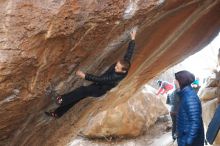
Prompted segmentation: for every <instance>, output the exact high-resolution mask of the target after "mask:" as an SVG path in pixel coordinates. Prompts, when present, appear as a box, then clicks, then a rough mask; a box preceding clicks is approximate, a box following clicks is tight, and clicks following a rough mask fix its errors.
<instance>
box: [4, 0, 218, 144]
mask: <svg viewBox="0 0 220 146" xmlns="http://www.w3.org/2000/svg"><path fill="white" fill-rule="evenodd" d="M219 7H220V2H219V0H186V1H182V0H169V1H163V0H149V1H146V0H136V1H130V0H125V1H120V0H113V1H107V0H59V1H55V0H54V1H37V0H36V1H29V0H3V1H1V2H0V8H1V9H0V16H1V20H2V21H0V24H1V25H0V55H1V56H0V83H1V84H0V91H1V92H0V108H1V110H0V117H1V119H0V145H53V146H56V145H67V143H69V142H70V141H71V139H74V137H75V136H76V135H77V132H79V131H80V129H81V128H83V127H86V126H87V125H86V123H87V121H88V120H89V119H90V118H91V117H90V115H91V114H92V113H93V114H94V113H95V115H98V114H99V113H101V112H102V111H104V109H111V108H110V107H114V106H117V105H123V103H124V102H126V101H128V100H129V99H130V97H133V94H134V93H136V92H137V90H138V89H139V88H140V87H141V86H142V85H143V84H145V83H146V82H147V81H148V80H149V79H151V78H153V77H154V75H155V74H156V73H158V72H159V71H161V70H162V69H164V68H166V67H168V66H170V65H173V64H175V63H177V62H180V61H181V60H183V59H184V58H186V57H187V56H189V55H191V54H192V53H195V52H196V51H198V50H200V49H201V48H203V47H204V46H205V45H207V44H208V43H209V42H210V41H211V40H212V39H213V38H214V37H215V36H216V35H217V33H218V31H219V26H220V19H219V15H220V9H219ZM207 20H208V21H207ZM133 27H138V35H137V38H136V43H137V49H136V53H135V56H134V59H133V62H132V67H131V70H130V73H129V75H128V77H127V78H126V79H125V80H124V81H123V82H121V84H120V85H119V86H118V88H116V89H114V90H113V91H112V92H109V93H108V94H107V95H106V96H105V98H104V99H103V100H100V101H96V100H95V99H93V100H91V99H86V100H84V101H82V102H80V103H79V104H77V105H76V106H75V107H74V108H73V109H71V110H70V111H69V112H68V113H67V114H66V115H64V117H62V118H61V119H58V120H49V119H48V118H46V117H45V116H44V115H43V111H44V110H46V109H47V107H48V106H49V107H50V105H51V99H50V97H47V96H46V93H47V92H48V91H50V90H53V91H56V92H57V93H59V94H63V93H66V92H69V91H70V90H72V89H74V88H76V87H77V86H79V85H82V80H79V79H78V78H77V77H75V75H74V72H75V70H76V69H78V68H81V69H82V70H84V71H86V72H90V73H94V74H97V75H99V74H100V73H101V72H103V70H105V69H106V68H107V67H108V66H109V65H110V64H112V63H113V62H114V61H116V60H117V59H118V58H119V57H121V55H122V54H123V52H124V51H125V49H126V46H127V42H128V35H127V33H128V32H129V31H130V30H131V29H132V28H133ZM100 106H101V107H102V108H103V109H102V110H101V111H100V110H97V109H98V107H100ZM95 115H94V116H95Z"/></svg>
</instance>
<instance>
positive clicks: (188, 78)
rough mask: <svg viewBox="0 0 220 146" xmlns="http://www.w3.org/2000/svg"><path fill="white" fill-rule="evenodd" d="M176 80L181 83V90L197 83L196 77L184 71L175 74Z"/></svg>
mask: <svg viewBox="0 0 220 146" xmlns="http://www.w3.org/2000/svg"><path fill="white" fill-rule="evenodd" d="M175 78H176V80H177V81H178V82H179V85H180V89H183V88H184V87H185V86H188V85H191V84H192V82H194V81H195V76H194V75H193V74H192V73H190V72H189V71H186V70H183V71H179V72H177V73H175Z"/></svg>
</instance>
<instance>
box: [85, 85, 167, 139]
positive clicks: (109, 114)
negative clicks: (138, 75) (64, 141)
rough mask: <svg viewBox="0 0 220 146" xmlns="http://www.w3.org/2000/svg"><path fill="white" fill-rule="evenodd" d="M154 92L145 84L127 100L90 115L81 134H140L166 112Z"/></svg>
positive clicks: (127, 135) (96, 135) (111, 135)
mask: <svg viewBox="0 0 220 146" xmlns="http://www.w3.org/2000/svg"><path fill="white" fill-rule="evenodd" d="M155 93H156V91H155V89H153V88H152V87H150V86H145V88H144V89H142V91H139V90H138V91H137V93H136V94H134V95H133V96H132V97H131V98H129V99H128V100H127V101H125V102H123V103H120V104H119V105H117V106H114V107H111V108H108V109H107V110H104V111H102V112H100V113H98V114H97V115H95V116H92V118H91V119H89V121H88V124H87V126H86V127H85V129H84V130H83V131H82V134H83V135H85V136H86V137H90V138H103V137H104V136H105V137H136V136H138V135H141V134H142V133H143V132H145V131H146V130H147V129H148V128H149V127H150V126H151V125H153V124H154V123H155V122H156V120H157V117H159V116H161V115H165V114H168V110H167V108H166V106H165V103H164V102H163V101H162V98H158V97H157V96H156V95H155ZM164 99H165V98H164Z"/></svg>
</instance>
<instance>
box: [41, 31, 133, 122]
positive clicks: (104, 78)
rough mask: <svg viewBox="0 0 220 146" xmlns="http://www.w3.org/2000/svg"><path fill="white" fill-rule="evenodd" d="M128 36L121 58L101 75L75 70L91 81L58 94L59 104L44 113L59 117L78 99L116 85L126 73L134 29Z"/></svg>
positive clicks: (98, 95)
mask: <svg viewBox="0 0 220 146" xmlns="http://www.w3.org/2000/svg"><path fill="white" fill-rule="evenodd" d="M130 36H131V41H130V42H129V45H128V49H127V52H126V54H125V56H124V58H123V59H121V60H119V61H117V62H116V63H114V64H112V65H111V66H110V67H109V69H108V70H107V71H106V72H105V73H103V74H102V75H101V76H95V75H92V74H88V73H84V72H82V71H81V70H78V71H77V72H76V75H77V76H79V77H80V78H82V79H85V80H88V81H91V82H93V83H92V84H90V85H88V86H80V87H79V88H76V89H75V90H73V91H71V92H70V93H67V94H64V95H61V96H58V97H57V98H56V100H57V103H58V104H59V105H60V106H59V107H58V108H57V109H56V110H55V111H53V112H45V114H46V115H48V116H52V117H55V118H58V117H61V116H62V115H63V114H64V113H66V112H67V111H68V110H69V109H70V108H71V107H72V106H74V105H75V104H76V103H78V102H79V101H80V100H82V99H84V98H87V97H100V96H102V95H104V94H105V93H106V92H107V91H109V90H111V89H112V88H114V87H115V86H117V85H118V83H119V82H120V81H121V80H122V79H124V78H125V77H126V76H127V74H128V70H129V68H130V61H131V58H132V55H133V51H134V48H135V37H136V30H133V31H131V32H130Z"/></svg>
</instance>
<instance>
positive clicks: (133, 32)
mask: <svg viewBox="0 0 220 146" xmlns="http://www.w3.org/2000/svg"><path fill="white" fill-rule="evenodd" d="M130 35H131V39H132V40H135V37H136V30H132V31H131V32H130Z"/></svg>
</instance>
